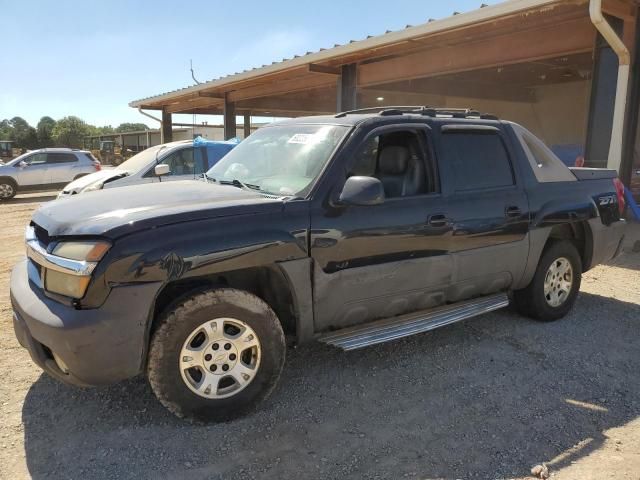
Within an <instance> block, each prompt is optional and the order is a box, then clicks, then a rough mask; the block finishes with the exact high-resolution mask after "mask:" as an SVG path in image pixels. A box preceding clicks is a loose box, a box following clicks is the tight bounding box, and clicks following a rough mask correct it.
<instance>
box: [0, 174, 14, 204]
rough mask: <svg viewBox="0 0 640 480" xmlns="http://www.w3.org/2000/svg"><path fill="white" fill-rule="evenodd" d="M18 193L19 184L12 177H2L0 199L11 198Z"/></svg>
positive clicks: (0, 179) (0, 180)
mask: <svg viewBox="0 0 640 480" xmlns="http://www.w3.org/2000/svg"><path fill="white" fill-rule="evenodd" d="M16 193H18V184H17V183H16V182H15V181H14V180H13V179H11V178H0V201H3V200H11V199H12V198H13V197H15V196H16Z"/></svg>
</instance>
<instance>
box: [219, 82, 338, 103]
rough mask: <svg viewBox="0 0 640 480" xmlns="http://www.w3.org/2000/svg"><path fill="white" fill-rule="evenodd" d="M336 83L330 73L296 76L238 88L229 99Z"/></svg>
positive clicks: (271, 94)
mask: <svg viewBox="0 0 640 480" xmlns="http://www.w3.org/2000/svg"><path fill="white" fill-rule="evenodd" d="M335 84H336V80H335V78H332V77H329V76H328V75H306V76H304V77H296V78H292V79H290V80H282V81H279V82H273V83H266V84H262V85H256V86H255V87H248V88H243V89H242V90H236V91H233V92H230V93H229V99H230V100H231V101H232V102H239V101H241V100H247V99H249V98H260V97H271V96H274V95H282V94H290V93H293V92H302V91H305V90H312V89H314V88H322V87H334V86H335Z"/></svg>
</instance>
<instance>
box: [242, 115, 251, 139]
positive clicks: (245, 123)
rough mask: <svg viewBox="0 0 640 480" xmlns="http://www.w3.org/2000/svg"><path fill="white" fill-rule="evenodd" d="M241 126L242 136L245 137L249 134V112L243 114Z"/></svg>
mask: <svg viewBox="0 0 640 480" xmlns="http://www.w3.org/2000/svg"><path fill="white" fill-rule="evenodd" d="M242 126H243V127H244V138H247V137H248V136H249V135H251V114H250V113H245V114H244V121H243V123H242Z"/></svg>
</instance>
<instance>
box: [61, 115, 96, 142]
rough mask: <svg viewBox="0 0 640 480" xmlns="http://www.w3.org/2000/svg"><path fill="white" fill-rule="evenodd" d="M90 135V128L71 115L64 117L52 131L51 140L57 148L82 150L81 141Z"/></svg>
mask: <svg viewBox="0 0 640 480" xmlns="http://www.w3.org/2000/svg"><path fill="white" fill-rule="evenodd" d="M89 135H91V127H90V126H89V125H88V124H87V123H86V122H85V121H84V120H82V119H80V118H78V117H74V116H73V115H71V116H68V117H64V118H62V119H60V120H58V122H57V123H56V126H55V127H54V129H53V140H54V142H55V144H56V145H57V146H59V147H69V148H82V146H83V139H84V137H87V136H89Z"/></svg>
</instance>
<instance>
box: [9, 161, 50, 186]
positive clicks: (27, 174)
mask: <svg viewBox="0 0 640 480" xmlns="http://www.w3.org/2000/svg"><path fill="white" fill-rule="evenodd" d="M16 169H18V172H17V180H18V185H20V186H21V187H22V186H24V187H33V186H36V185H43V184H45V183H48V176H49V165H48V164H47V154H46V153H34V154H33V155H30V156H28V157H27V158H25V159H24V160H22V161H21V162H19V163H18V164H16Z"/></svg>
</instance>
